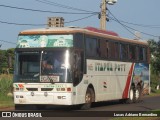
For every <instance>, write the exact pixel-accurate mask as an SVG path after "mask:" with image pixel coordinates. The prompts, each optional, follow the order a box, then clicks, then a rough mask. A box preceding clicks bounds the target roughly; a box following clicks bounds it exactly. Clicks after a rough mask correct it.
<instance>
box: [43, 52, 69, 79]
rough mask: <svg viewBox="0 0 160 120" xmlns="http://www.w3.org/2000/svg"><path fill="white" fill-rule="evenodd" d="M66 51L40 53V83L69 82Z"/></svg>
mask: <svg viewBox="0 0 160 120" xmlns="http://www.w3.org/2000/svg"><path fill="white" fill-rule="evenodd" d="M67 51H68V50H66V51H42V61H41V80H40V81H41V82H70V81H71V80H70V73H69V52H67Z"/></svg>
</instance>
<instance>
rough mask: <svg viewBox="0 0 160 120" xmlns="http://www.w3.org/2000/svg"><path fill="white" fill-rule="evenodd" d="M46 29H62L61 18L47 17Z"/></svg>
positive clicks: (62, 21)
mask: <svg viewBox="0 0 160 120" xmlns="http://www.w3.org/2000/svg"><path fill="white" fill-rule="evenodd" d="M47 24H48V27H64V18H63V17H48V23H47Z"/></svg>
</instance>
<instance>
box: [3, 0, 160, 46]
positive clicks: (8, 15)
mask: <svg viewBox="0 0 160 120" xmlns="http://www.w3.org/2000/svg"><path fill="white" fill-rule="evenodd" d="M46 2H47V3H49V4H46ZM53 2H54V4H53ZM55 3H57V4H58V5H55ZM100 4H101V0H0V45H1V48H0V49H9V48H15V47H16V42H17V36H18V33H19V32H20V31H23V30H26V29H35V28H44V27H47V26H46V25H42V26H33V25H15V24H6V23H4V22H8V23H17V24H34V25H35V24H46V23H47V18H48V17H63V18H64V19H65V22H66V23H65V26H78V27H82V28H83V27H86V26H92V27H96V28H99V27H100V20H99V18H98V14H96V15H93V16H91V15H92V14H66V13H54V12H69V13H86V11H91V12H100V10H101V9H100ZM63 5H65V6H68V7H67V8H64V7H62V6H63ZM159 5H160V0H118V1H117V3H116V4H114V5H108V4H107V8H108V9H109V11H110V12H111V13H109V15H108V16H109V18H110V21H109V22H107V25H106V29H107V30H111V31H114V32H116V33H118V34H119V36H121V37H124V38H129V39H134V38H135V36H134V35H133V34H134V33H135V31H139V32H140V33H141V37H142V39H144V40H148V39H154V40H156V41H157V40H159V37H158V36H160V14H159V11H160V7H159ZM7 6H9V7H7ZM15 7H16V8H25V9H32V10H41V11H51V12H38V11H29V10H22V9H15ZM69 7H72V8H73V7H74V8H77V9H83V10H85V11H80V10H76V9H74V10H73V9H68V8H69ZM88 16H90V17H88ZM84 17H88V18H86V19H82V20H79V21H76V22H69V21H74V20H77V19H81V18H84ZM113 19H114V20H113ZM68 22H69V23H68ZM128 23H129V24H128Z"/></svg>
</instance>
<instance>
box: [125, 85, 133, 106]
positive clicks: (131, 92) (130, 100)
mask: <svg viewBox="0 0 160 120" xmlns="http://www.w3.org/2000/svg"><path fill="white" fill-rule="evenodd" d="M134 100H135V90H134V88H133V86H132V87H131V88H130V91H129V98H128V99H127V100H126V103H128V104H131V103H133V102H134Z"/></svg>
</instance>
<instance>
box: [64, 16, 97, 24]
mask: <svg viewBox="0 0 160 120" xmlns="http://www.w3.org/2000/svg"><path fill="white" fill-rule="evenodd" d="M92 16H95V14H94V15H89V16H86V17H83V18H79V19H76V20H71V21H68V22H64V23H72V22H77V21H80V20H84V19H87V18H90V17H92Z"/></svg>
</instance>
